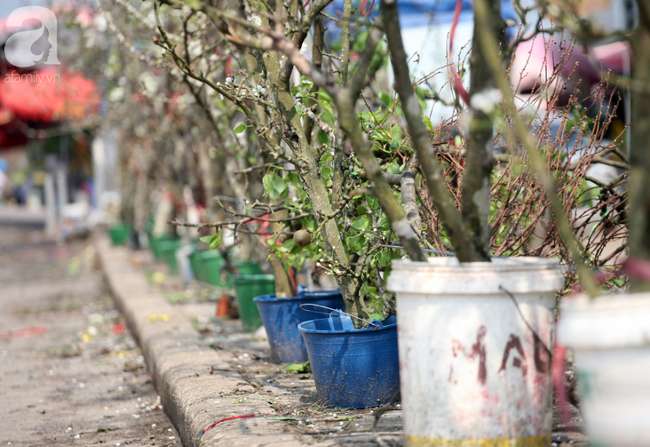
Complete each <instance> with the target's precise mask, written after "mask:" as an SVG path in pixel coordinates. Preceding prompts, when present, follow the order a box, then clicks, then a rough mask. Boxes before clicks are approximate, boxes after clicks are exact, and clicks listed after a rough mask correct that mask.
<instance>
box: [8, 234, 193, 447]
mask: <svg viewBox="0 0 650 447" xmlns="http://www.w3.org/2000/svg"><path fill="white" fill-rule="evenodd" d="M96 267H97V265H96V259H95V252H94V249H93V247H92V245H91V244H90V242H89V241H77V242H73V243H70V244H66V245H62V246H58V245H56V244H55V243H54V242H53V241H50V240H47V239H46V238H45V237H44V235H43V232H42V231H37V230H34V229H33V228H25V227H22V228H16V227H0V309H1V311H0V402H1V404H0V445H3V446H6V445H13V446H20V447H31V446H34V447H51V446H90V445H110V446H125V445H129V446H150V445H154V446H179V445H181V443H180V437H179V436H178V434H177V433H176V430H175V429H174V428H173V426H172V424H171V422H170V421H169V419H168V418H167V416H166V415H165V413H164V412H163V411H162V410H161V408H160V405H159V404H158V403H157V398H158V397H157V393H156V391H155V389H154V387H153V383H152V381H151V377H150V375H149V373H148V372H147V370H146V367H145V366H144V362H143V358H142V356H141V353H140V351H139V349H138V347H137V345H136V343H135V341H134V340H133V338H132V337H131V336H130V335H129V333H128V331H124V324H123V322H122V320H121V317H120V314H119V313H118V312H117V311H116V310H115V309H114V307H113V301H112V299H111V298H110V295H109V294H108V293H107V290H106V288H105V285H104V282H103V280H102V277H101V274H100V272H99V271H98V270H97V268H96ZM30 327H32V328H33V329H32V331H31V332H19V331H21V330H23V329H25V328H30ZM8 332H11V334H8Z"/></svg>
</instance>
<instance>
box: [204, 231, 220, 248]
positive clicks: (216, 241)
mask: <svg viewBox="0 0 650 447" xmlns="http://www.w3.org/2000/svg"><path fill="white" fill-rule="evenodd" d="M199 240H200V241H201V242H205V243H206V244H208V245H210V250H216V249H217V248H219V246H220V245H221V232H219V233H217V234H215V235H214V236H203V237H201V238H199Z"/></svg>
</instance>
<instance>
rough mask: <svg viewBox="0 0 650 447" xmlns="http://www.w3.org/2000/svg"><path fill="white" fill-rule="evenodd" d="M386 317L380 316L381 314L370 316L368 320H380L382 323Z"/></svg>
mask: <svg viewBox="0 0 650 447" xmlns="http://www.w3.org/2000/svg"><path fill="white" fill-rule="evenodd" d="M385 317H386V315H384V314H380V313H374V314H370V315H368V319H370V320H379V321H381V320H383V319H384V318H385Z"/></svg>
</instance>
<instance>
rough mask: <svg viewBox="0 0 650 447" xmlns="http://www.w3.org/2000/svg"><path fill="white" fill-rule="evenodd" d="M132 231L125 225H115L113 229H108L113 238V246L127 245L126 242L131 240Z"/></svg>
mask: <svg viewBox="0 0 650 447" xmlns="http://www.w3.org/2000/svg"><path fill="white" fill-rule="evenodd" d="M130 231H131V227H129V226H128V225H126V224H123V223H119V224H117V225H113V226H112V227H110V228H109V229H108V234H109V236H110V238H111V244H113V245H124V244H126V241H127V240H128V238H129V233H130Z"/></svg>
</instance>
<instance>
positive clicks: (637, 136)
mask: <svg viewBox="0 0 650 447" xmlns="http://www.w3.org/2000/svg"><path fill="white" fill-rule="evenodd" d="M637 4H638V6H639V12H640V14H639V26H638V29H637V30H636V32H635V33H634V35H633V38H632V39H630V42H631V43H632V49H633V52H634V53H633V54H634V67H633V71H632V87H631V88H632V89H635V91H634V92H633V95H631V97H632V144H630V171H629V181H628V185H629V187H630V205H629V221H628V228H629V239H628V247H629V253H630V258H636V259H641V260H645V261H650V90H649V89H650V82H649V80H650V1H648V0H637ZM630 290H631V291H632V292H648V291H650V281H642V280H639V279H635V278H631V279H630Z"/></svg>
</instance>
